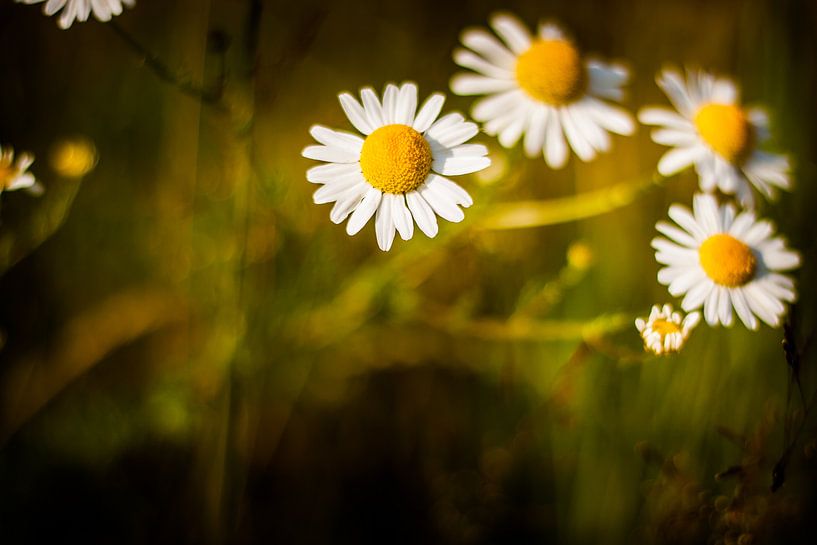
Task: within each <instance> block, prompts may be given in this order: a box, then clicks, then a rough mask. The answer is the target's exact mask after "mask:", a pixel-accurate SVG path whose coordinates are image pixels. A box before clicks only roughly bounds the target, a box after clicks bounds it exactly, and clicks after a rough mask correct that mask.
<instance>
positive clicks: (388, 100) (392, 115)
mask: <svg viewBox="0 0 817 545" xmlns="http://www.w3.org/2000/svg"><path fill="white" fill-rule="evenodd" d="M399 93H400V90H399V89H398V88H397V86H396V85H394V84H393V83H389V84H388V85H386V89H385V91H383V122H384V124H386V125H392V124H394V123H396V122H397V121H396V119H397V96H398V94H399Z"/></svg>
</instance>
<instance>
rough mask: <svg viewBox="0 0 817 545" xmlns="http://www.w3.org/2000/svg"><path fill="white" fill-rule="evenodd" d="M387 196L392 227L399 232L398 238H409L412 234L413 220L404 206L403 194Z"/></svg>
mask: <svg viewBox="0 0 817 545" xmlns="http://www.w3.org/2000/svg"><path fill="white" fill-rule="evenodd" d="M389 197H390V199H389V200H390V201H391V207H392V210H391V216H392V220H393V221H394V227H395V228H396V229H397V232H398V233H400V238H402V239H403V240H410V239H411V237H412V236H414V222H413V221H412V219H411V212H409V209H408V208H407V207H406V198H405V196H404V195H389Z"/></svg>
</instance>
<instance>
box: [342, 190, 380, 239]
mask: <svg viewBox="0 0 817 545" xmlns="http://www.w3.org/2000/svg"><path fill="white" fill-rule="evenodd" d="M382 198H383V193H382V192H381V191H380V190H379V189H377V188H374V187H372V188H369V190H368V191H367V192H366V195H365V196H364V197H363V200H362V201H361V202H360V204H359V205H358V206H357V208H355V211H354V212H353V213H352V217H351V218H349V222H348V223H347V224H346V233H347V234H348V235H350V236H352V235H356V234H357V233H358V232H360V230H361V229H363V226H365V225H366V223H368V221H369V219H371V217H372V216H373V215H374V213H375V211H376V210H377V207H378V205H380V201H381V200H382Z"/></svg>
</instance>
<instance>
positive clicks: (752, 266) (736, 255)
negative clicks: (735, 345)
mask: <svg viewBox="0 0 817 545" xmlns="http://www.w3.org/2000/svg"><path fill="white" fill-rule="evenodd" d="M669 217H670V218H672V219H673V220H674V221H675V223H676V224H678V226H679V227H680V228H679V227H676V226H674V225H670V224H669V223H666V222H663V221H659V222H658V223H657V224H656V226H655V227H656V229H658V231H659V232H661V233H662V234H664V235H665V236H666V237H668V238H669V240H668V239H667V238H663V237H658V238H655V239H653V241H652V247H653V248H655V250H656V253H655V259H656V260H657V261H658V262H659V263H661V264H663V265H666V267H664V268H662V269H661V270H660V271H658V281H659V282H660V283H661V284H664V285H666V286H669V292H670V293H671V294H672V295H674V296H676V297H679V296H681V295H684V299H683V301H682V302H681V306H682V307H683V309H684V310H685V311H687V312H688V311H691V310H695V309H698V308H700V307H701V306H702V305H703V309H704V318H705V319H706V321H707V323H709V324H710V325H713V326H714V325H717V324H719V323H720V324H723V325H725V326H731V325H732V309H733V308H734V310H735V312H737V315H738V317H740V319H741V321H742V322H743V323H744V324H745V325H746V327H748V328H749V329H757V328H758V321H757V318H760V319H761V320H762V321H764V322H766V323H767V324H769V325H770V326H772V327H777V326H779V325H780V321H781V318H782V316H783V315H784V314H785V313H786V306H785V305H784V303H792V302H794V301H795V299H796V298H797V295H796V294H795V290H794V281H793V280H792V279H791V278H790V277H788V276H785V275H783V274H780V272H781V271H787V270H791V269H794V268H796V267H798V266H799V265H800V256H799V254H798V253H797V252H794V251H792V250H789V249H788V248H786V243H785V242H784V240H783V239H782V238H780V237H774V236H773V235H774V230H775V229H774V226H773V225H772V224H771V223H770V222H769V221H766V220H758V219H757V218H756V217H755V214H754V212H751V211H744V212H741V213H739V214H738V213H736V211H735V207H734V206H733V205H732V204H726V205H722V206H718V202H717V200H715V197H713V196H712V195H705V194H697V195H695V197H694V200H693V211H692V212H690V210H689V209H688V208H686V207H683V206H680V205H677V204H674V205H672V206H671V207H670V209H669Z"/></svg>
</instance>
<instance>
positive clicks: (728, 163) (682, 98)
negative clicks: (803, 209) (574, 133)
mask: <svg viewBox="0 0 817 545" xmlns="http://www.w3.org/2000/svg"><path fill="white" fill-rule="evenodd" d="M656 81H657V83H658V85H659V86H660V87H661V89H663V90H664V92H665V93H666V94H667V97H669V99H670V101H671V102H672V104H673V106H675V109H676V110H677V113H676V112H673V111H671V110H669V109H666V108H655V107H651V108H644V109H642V110H641V111H640V112H639V114H638V118H639V120H640V121H641V122H642V123H644V124H646V125H656V126H658V127H660V128H659V129H657V130H655V131H653V133H652V139H653V140H654V141H655V142H656V143H658V144H662V145H665V146H673V149H671V150H670V151H668V152H667V153H665V154H664V156H663V157H662V158H661V160H660V161H659V163H658V171H659V172H660V173H661V174H663V175H665V176H670V175H672V174H675V173H677V172H680V171H681V170H683V169H685V168H687V167H689V166H690V165H695V170H696V171H697V173H698V177H699V179H700V186H701V190H702V191H705V192H707V193H711V192H712V191H714V190H715V189H716V188H717V189H720V190H721V191H722V192H724V193H727V194H734V195H736V196H737V197H738V199H740V201H741V202H742V203H743V204H744V205H746V206H752V204H753V202H754V199H753V196H752V190H751V186H750V185H749V184H750V183H751V185H754V186H755V187H756V188H757V189H758V190H759V191H760V192H761V193H763V194H764V195H765V196H766V197H767V198H769V199H773V198H774V197H775V195H776V192H777V189H778V188H780V189H789V186H790V179H789V160H788V158H787V157H785V156H783V155H776V154H773V153H768V152H764V151H761V150H760V145H761V144H763V143H764V142H765V141H767V140H768V139H769V118H768V116H767V115H766V113H765V112H764V111H763V110H762V109H759V108H746V107H744V106H742V105H741V103H740V93H739V92H738V89H737V87H736V86H735V84H734V83H732V82H731V81H730V80H728V79H725V78H718V77H715V76H713V75H712V74H709V73H706V72H703V71H700V70H696V71H688V72H687V78H686V81H684V79H683V77H682V76H681V74H680V73H678V72H677V71H675V70H671V69H667V70H663V71H662V72H661V73H660V74H659V75H658V77H657V78H656Z"/></svg>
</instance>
